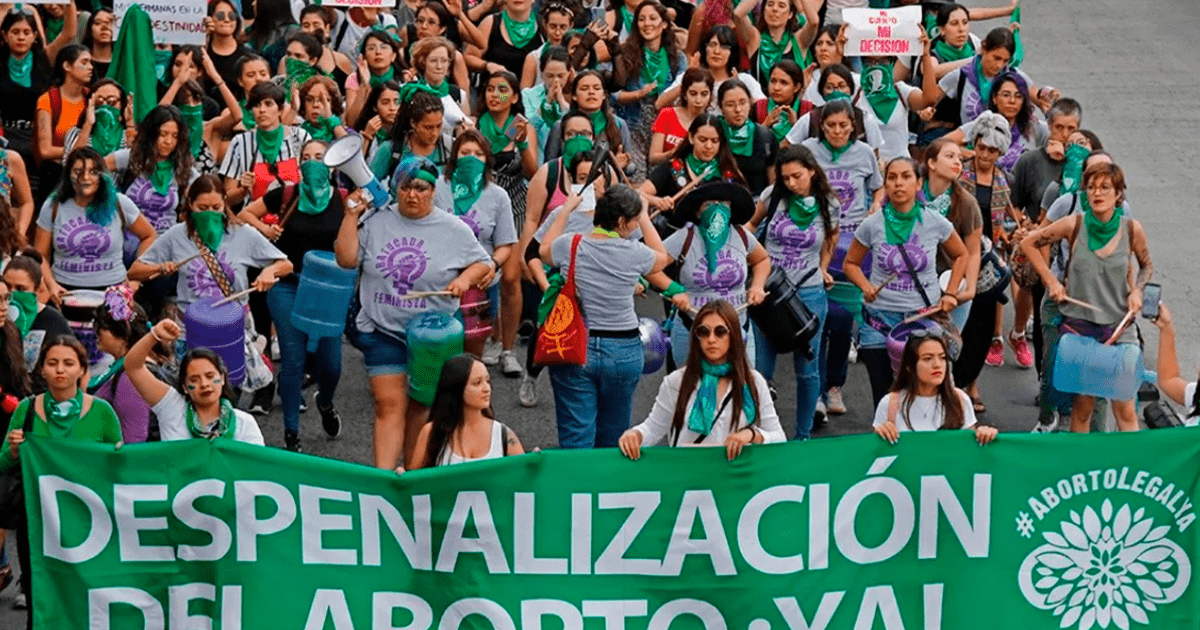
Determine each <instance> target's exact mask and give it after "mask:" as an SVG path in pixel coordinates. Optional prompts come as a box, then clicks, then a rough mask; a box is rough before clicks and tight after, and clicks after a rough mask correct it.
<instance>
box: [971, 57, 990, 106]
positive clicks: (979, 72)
mask: <svg viewBox="0 0 1200 630" xmlns="http://www.w3.org/2000/svg"><path fill="white" fill-rule="evenodd" d="M973 63H974V64H975V80H976V81H978V82H979V102H980V103H984V104H985V106H986V104H987V103H990V102H991V98H992V80H991V79H989V78H987V77H985V76H983V57H980V56H978V55H976V56H975V61H974V62H973Z"/></svg>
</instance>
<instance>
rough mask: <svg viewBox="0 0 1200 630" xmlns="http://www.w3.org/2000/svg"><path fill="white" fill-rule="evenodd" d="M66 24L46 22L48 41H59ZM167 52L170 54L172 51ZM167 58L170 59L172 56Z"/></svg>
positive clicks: (60, 21)
mask: <svg viewBox="0 0 1200 630" xmlns="http://www.w3.org/2000/svg"><path fill="white" fill-rule="evenodd" d="M64 22H65V20H64V19H63V18H50V19H48V20H46V41H48V42H52V41H54V40H56V39H58V36H59V35H62V31H63V24H64ZM166 52H168V53H169V52H170V51H166ZM167 58H168V59H170V55H168V56H167Z"/></svg>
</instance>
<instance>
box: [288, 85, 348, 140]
mask: <svg viewBox="0 0 1200 630" xmlns="http://www.w3.org/2000/svg"><path fill="white" fill-rule="evenodd" d="M297 99H298V100H299V102H298V103H295V104H294V106H295V108H296V110H297V111H299V112H300V118H301V123H300V128H301V129H303V130H305V131H307V132H308V134H309V135H310V136H311V137H312V139H313V140H321V141H323V142H332V141H333V140H335V139H337V138H341V137H342V136H345V135H346V134H347V133H348V132H347V131H346V125H345V123H344V122H343V121H342V114H343V113H344V111H345V110H344V109H343V107H342V93H341V91H339V90H338V87H337V84H336V83H334V82H333V79H330V78H329V77H323V76H315V77H312V78H310V79H308V80H307V81H305V82H304V83H303V84H301V85H300V89H299V90H297Z"/></svg>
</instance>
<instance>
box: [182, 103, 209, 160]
mask: <svg viewBox="0 0 1200 630" xmlns="http://www.w3.org/2000/svg"><path fill="white" fill-rule="evenodd" d="M179 113H181V114H183V122H184V124H186V125H187V128H188V144H189V145H190V146H191V149H192V157H196V156H198V155H200V149H201V148H202V147H203V146H204V106H203V105H201V104H199V103H197V104H195V105H181V106H180V107H179Z"/></svg>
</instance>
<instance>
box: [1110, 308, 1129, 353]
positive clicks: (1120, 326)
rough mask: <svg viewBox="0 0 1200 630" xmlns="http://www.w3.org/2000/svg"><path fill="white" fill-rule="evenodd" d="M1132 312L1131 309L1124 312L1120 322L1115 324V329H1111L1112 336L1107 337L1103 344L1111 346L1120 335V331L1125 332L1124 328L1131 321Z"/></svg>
mask: <svg viewBox="0 0 1200 630" xmlns="http://www.w3.org/2000/svg"><path fill="white" fill-rule="evenodd" d="M1133 314H1134V312H1133V311H1129V312H1128V313H1125V317H1123V318H1121V322H1120V323H1119V324H1117V329H1116V330H1115V331H1113V335H1112V337H1109V338H1108V341H1105V342H1104V345H1106V346H1111V345H1112V343H1113V342H1114V341H1116V340H1117V337H1120V336H1121V333H1123V332H1125V328H1126V327H1127V326H1129V325H1130V324H1132V323H1133Z"/></svg>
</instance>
